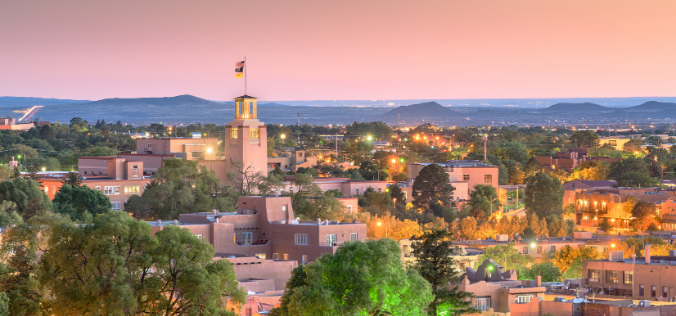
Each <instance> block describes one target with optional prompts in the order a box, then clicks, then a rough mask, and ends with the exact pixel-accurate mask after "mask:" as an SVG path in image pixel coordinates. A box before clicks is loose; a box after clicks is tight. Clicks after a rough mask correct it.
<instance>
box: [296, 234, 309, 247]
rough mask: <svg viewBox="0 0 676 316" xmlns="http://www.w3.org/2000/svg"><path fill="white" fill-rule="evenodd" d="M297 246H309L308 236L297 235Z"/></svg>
mask: <svg viewBox="0 0 676 316" xmlns="http://www.w3.org/2000/svg"><path fill="white" fill-rule="evenodd" d="M296 245H306V246H307V234H296Z"/></svg>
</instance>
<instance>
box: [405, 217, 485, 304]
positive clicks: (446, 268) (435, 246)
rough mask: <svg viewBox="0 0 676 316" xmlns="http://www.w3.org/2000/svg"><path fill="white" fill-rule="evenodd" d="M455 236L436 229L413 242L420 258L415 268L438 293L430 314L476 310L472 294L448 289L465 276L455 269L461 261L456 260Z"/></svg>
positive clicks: (433, 291) (435, 293)
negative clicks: (453, 240)
mask: <svg viewBox="0 0 676 316" xmlns="http://www.w3.org/2000/svg"><path fill="white" fill-rule="evenodd" d="M451 236H452V234H451V233H450V232H449V231H447V230H432V231H427V232H425V233H423V234H422V235H421V236H415V237H414V238H413V239H412V240H413V241H414V243H412V253H413V255H414V256H415V257H416V262H415V264H414V268H415V269H416V270H418V273H420V276H422V277H423V278H424V279H425V280H427V282H429V283H430V285H431V286H432V294H434V300H433V301H432V302H431V303H430V305H429V308H428V310H427V312H428V314H429V315H434V316H436V315H438V313H439V310H440V309H442V310H443V309H447V310H448V311H449V312H451V313H453V314H462V313H466V312H468V311H471V310H472V308H471V307H470V303H471V298H472V297H473V296H474V295H473V294H472V293H468V292H464V291H459V290H458V288H457V287H454V288H453V289H449V287H448V285H449V284H454V283H458V278H459V276H460V274H461V273H462V272H461V271H460V270H457V269H456V268H455V267H456V265H457V262H456V260H454V259H453V254H454V252H455V251H454V247H453V243H452V242H451V241H450V238H451Z"/></svg>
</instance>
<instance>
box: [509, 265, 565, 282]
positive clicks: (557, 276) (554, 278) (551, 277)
mask: <svg viewBox="0 0 676 316" xmlns="http://www.w3.org/2000/svg"><path fill="white" fill-rule="evenodd" d="M521 273H522V274H521V275H519V279H520V280H534V279H535V278H536V276H538V275H539V276H540V277H542V281H543V282H559V281H561V279H562V278H561V270H559V268H557V267H556V266H555V265H554V264H553V263H551V262H542V263H536V264H534V265H532V266H531V267H530V268H526V269H524V270H523V271H522V272H521Z"/></svg>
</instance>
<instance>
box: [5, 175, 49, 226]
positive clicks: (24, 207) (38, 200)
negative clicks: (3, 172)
mask: <svg viewBox="0 0 676 316" xmlns="http://www.w3.org/2000/svg"><path fill="white" fill-rule="evenodd" d="M0 201H10V202H14V203H15V204H16V208H17V213H19V214H20V215H21V217H23V219H24V220H26V219H28V218H30V217H32V216H33V215H36V214H40V213H43V212H45V211H52V209H53V206H52V201H50V200H49V196H47V194H45V192H44V191H43V190H42V189H40V185H39V184H38V183H37V182H35V181H33V180H25V179H23V178H14V179H11V180H6V181H2V182H0Z"/></svg>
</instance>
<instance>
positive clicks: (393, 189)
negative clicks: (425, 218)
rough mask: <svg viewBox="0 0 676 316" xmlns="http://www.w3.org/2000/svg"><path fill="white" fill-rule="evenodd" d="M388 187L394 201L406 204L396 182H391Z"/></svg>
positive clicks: (404, 196)
mask: <svg viewBox="0 0 676 316" xmlns="http://www.w3.org/2000/svg"><path fill="white" fill-rule="evenodd" d="M388 189H389V190H390V196H391V197H392V198H393V199H394V200H395V203H398V204H406V195H405V194H404V191H403V190H402V189H401V187H399V185H397V184H396V183H395V184H392V185H390V186H389V188H388Z"/></svg>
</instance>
